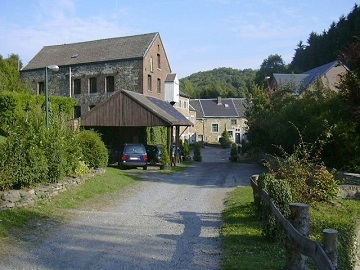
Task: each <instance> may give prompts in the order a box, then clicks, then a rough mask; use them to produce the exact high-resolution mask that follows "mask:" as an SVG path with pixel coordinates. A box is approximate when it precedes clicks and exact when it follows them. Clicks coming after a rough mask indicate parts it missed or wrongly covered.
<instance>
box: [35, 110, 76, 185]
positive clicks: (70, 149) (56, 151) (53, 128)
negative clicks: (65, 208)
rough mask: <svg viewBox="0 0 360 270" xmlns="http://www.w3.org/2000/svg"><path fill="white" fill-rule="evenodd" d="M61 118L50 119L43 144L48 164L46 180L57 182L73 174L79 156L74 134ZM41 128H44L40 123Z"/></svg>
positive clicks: (53, 117)
mask: <svg viewBox="0 0 360 270" xmlns="http://www.w3.org/2000/svg"><path fill="white" fill-rule="evenodd" d="M62 118H63V117H55V115H53V116H52V117H51V125H50V128H49V129H46V133H45V134H46V140H45V141H44V144H43V149H44V152H45V154H46V156H47V162H48V179H49V181H50V182H57V181H58V180H60V179H62V178H63V177H65V176H66V175H69V174H71V173H73V172H74V170H75V169H76V168H77V166H78V162H79V157H80V156H81V148H80V147H81V145H79V144H78V143H77V142H76V141H75V135H76V132H74V131H73V130H72V129H70V128H69V127H67V126H66V124H65V123H66V122H65V121H64V120H63V119H62ZM40 124H41V127H39V128H44V125H43V123H42V122H41V123H40Z"/></svg>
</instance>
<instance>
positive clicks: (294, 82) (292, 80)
mask: <svg viewBox="0 0 360 270" xmlns="http://www.w3.org/2000/svg"><path fill="white" fill-rule="evenodd" d="M273 76H274V78H275V80H276V82H277V84H278V85H291V86H294V87H295V89H296V92H299V90H300V89H301V88H302V87H304V80H305V78H306V77H307V76H308V74H280V73H274V74H273Z"/></svg>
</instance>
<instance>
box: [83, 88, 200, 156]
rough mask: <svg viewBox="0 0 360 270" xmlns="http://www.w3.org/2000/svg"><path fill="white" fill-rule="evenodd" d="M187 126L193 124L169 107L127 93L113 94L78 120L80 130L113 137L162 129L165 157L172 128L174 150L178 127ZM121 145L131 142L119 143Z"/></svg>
mask: <svg viewBox="0 0 360 270" xmlns="http://www.w3.org/2000/svg"><path fill="white" fill-rule="evenodd" d="M191 125H193V123H192V122H191V121H189V120H188V119H187V118H186V117H185V116H184V115H183V114H181V113H180V112H178V111H177V110H176V109H175V108H174V107H173V106H172V105H171V104H170V103H168V102H166V101H163V100H160V99H157V98H154V97H149V96H145V95H143V94H140V93H136V92H132V91H127V90H120V91H117V92H115V93H114V94H113V95H112V96H110V97H109V98H108V99H107V100H105V101H104V102H102V103H100V104H99V105H97V106H96V107H94V108H93V109H91V110H90V111H89V112H88V113H86V114H84V115H83V116H82V117H81V126H82V127H84V128H87V129H90V128H91V129H94V130H98V131H99V132H100V133H104V132H109V133H110V134H112V135H113V136H116V132H114V131H115V130H118V131H119V130H122V131H125V133H126V132H127V131H128V132H130V133H131V132H135V133H137V134H139V132H140V130H141V129H146V127H155V126H165V127H167V138H168V140H167V142H164V144H166V145H167V147H168V150H169V153H170V150H171V146H172V138H173V137H174V134H173V132H174V131H173V130H174V129H173V127H175V144H176V146H177V145H179V137H180V134H179V132H180V126H191ZM123 140H124V138H123ZM125 140H126V139H125ZM125 142H133V141H122V143H125Z"/></svg>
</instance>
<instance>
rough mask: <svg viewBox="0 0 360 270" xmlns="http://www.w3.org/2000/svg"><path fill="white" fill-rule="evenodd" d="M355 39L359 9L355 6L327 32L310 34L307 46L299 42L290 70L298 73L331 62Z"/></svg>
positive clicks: (359, 32) (359, 35)
mask: <svg viewBox="0 0 360 270" xmlns="http://www.w3.org/2000/svg"><path fill="white" fill-rule="evenodd" d="M357 38H360V7H359V6H358V5H356V4H355V6H354V8H353V10H352V11H351V12H350V13H349V14H348V15H347V16H341V17H340V19H339V21H338V22H333V23H332V24H331V25H330V27H329V29H328V30H327V31H324V32H323V33H321V34H317V33H315V32H312V33H311V34H310V35H309V38H308V40H307V44H304V43H303V41H300V42H299V43H298V45H297V48H296V49H295V55H294V57H293V60H292V62H291V64H290V69H291V71H293V72H295V73H298V72H303V71H306V70H310V69H312V68H315V67H318V66H321V65H323V64H326V63H329V62H332V61H334V60H336V59H338V58H339V54H340V53H341V52H342V51H344V50H345V49H346V48H347V47H348V46H349V45H350V44H351V43H352V42H354V41H356V39H357ZM345 64H347V63H345ZM350 68H351V67H350Z"/></svg>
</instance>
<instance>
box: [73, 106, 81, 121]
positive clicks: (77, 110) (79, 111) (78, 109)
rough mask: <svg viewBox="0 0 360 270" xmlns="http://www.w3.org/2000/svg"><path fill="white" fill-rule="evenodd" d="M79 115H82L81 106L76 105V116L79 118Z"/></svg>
mask: <svg viewBox="0 0 360 270" xmlns="http://www.w3.org/2000/svg"><path fill="white" fill-rule="evenodd" d="M79 117H81V107H80V106H75V107H74V118H79Z"/></svg>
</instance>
